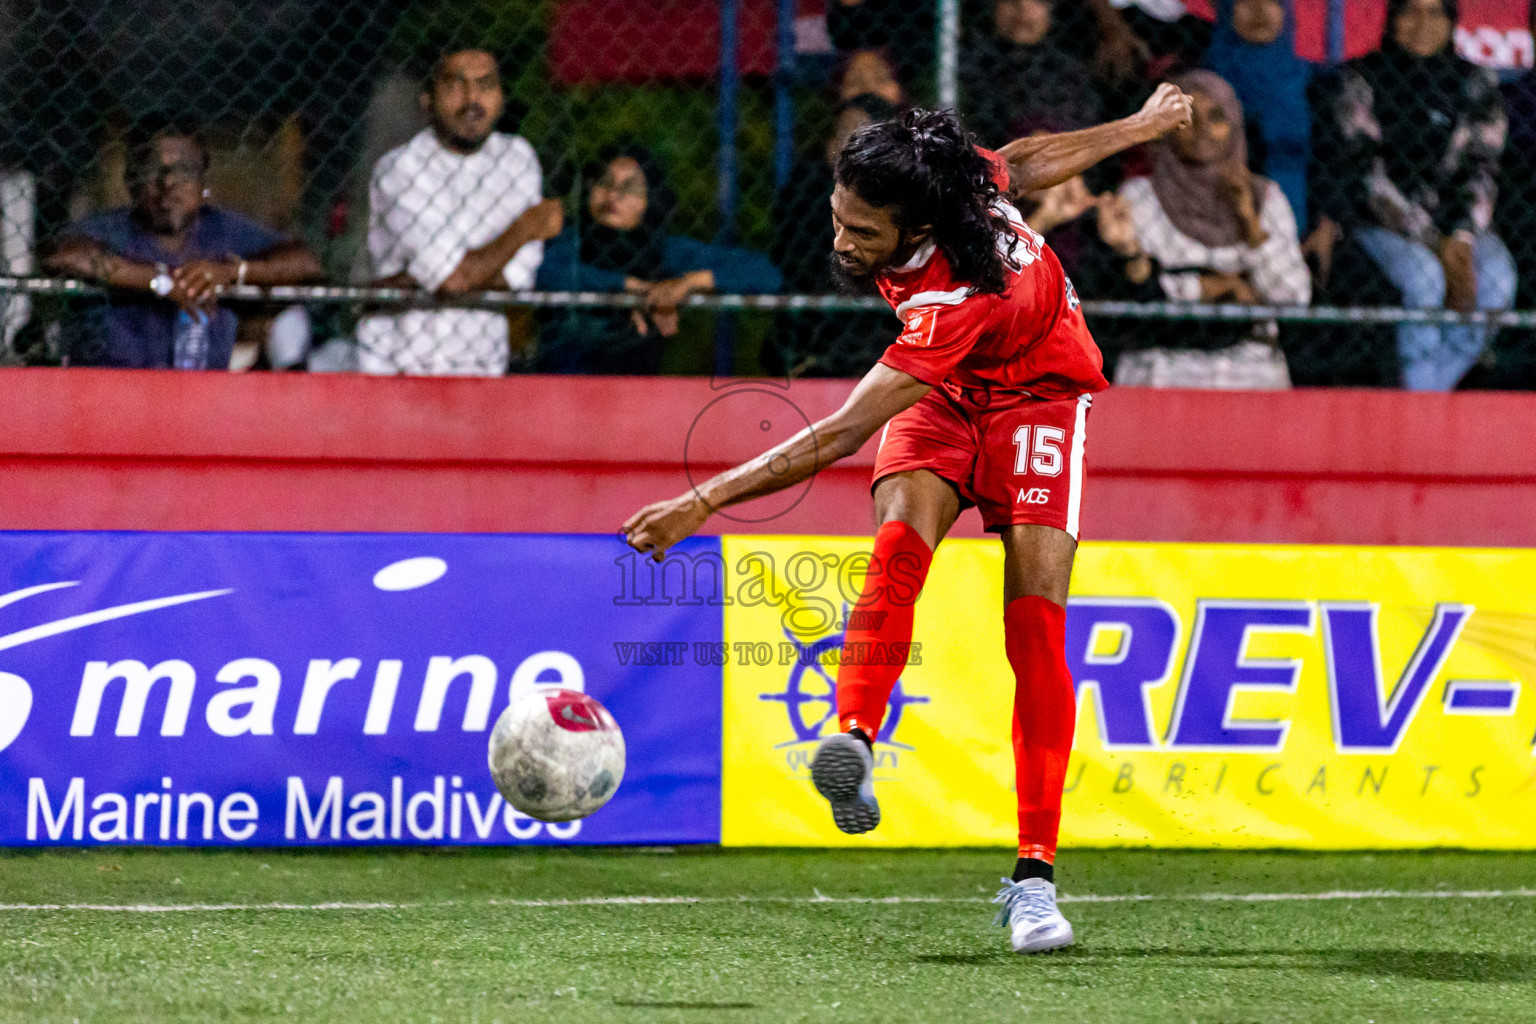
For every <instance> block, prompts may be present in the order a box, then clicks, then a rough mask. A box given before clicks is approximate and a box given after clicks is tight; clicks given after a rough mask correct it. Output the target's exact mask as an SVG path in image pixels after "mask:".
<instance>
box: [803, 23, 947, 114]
mask: <svg viewBox="0 0 1536 1024" xmlns="http://www.w3.org/2000/svg"><path fill="white" fill-rule="evenodd" d="M827 34H828V35H829V36H830V37H831V39H832V45H833V46H835V47H837V48H838V49H839V50H840V51H842V52H843V53H851V52H853V51H856V50H884V51H887V52H889V53H891V54H893V55H894V56H895V59H896V60H897V61H899V62H900V67H899V68H894V67H893V70H895V71H896V72H897V73H898V75H899V76H900V77H901V78H904V79H906V80H908V81H912V80H915V79H917V78H918V77H920V76H921V75H923V74H924V73H925V72H927V71H929V70H930V69H931V68H932V67H933V41H934V21H933V4H931V3H914V2H913V0H827ZM856 95H858V93H856V92H853V93H847V94H845V95H844V96H843V97H842V99H848V98H850V97H852V96H856ZM891 102H892V103H898V102H900V101H899V100H891Z"/></svg>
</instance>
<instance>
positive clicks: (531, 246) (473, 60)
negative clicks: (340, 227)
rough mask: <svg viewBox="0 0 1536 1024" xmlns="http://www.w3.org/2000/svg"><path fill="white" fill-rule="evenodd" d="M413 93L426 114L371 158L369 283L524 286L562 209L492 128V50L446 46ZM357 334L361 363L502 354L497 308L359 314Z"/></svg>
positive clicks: (418, 368) (502, 364)
mask: <svg viewBox="0 0 1536 1024" xmlns="http://www.w3.org/2000/svg"><path fill="white" fill-rule="evenodd" d="M421 104H422V108H423V109H424V110H425V111H426V113H427V116H428V118H429V119H430V121H431V124H430V125H429V126H428V127H427V128H423V129H422V130H421V131H420V132H418V133H417V134H416V135H415V137H414V138H412V139H411V141H409V142H407V143H406V144H405V145H403V146H400V147H398V148H396V149H392V150H390V151H389V152H388V153H386V154H384V156H383V157H381V158H380V159H379V162H378V164H377V165H376V166H375V167H374V169H373V183H372V186H371V187H370V189H369V197H368V202H369V224H368V251H369V254H370V255H371V257H372V259H373V268H374V272H375V273H376V274H377V275H379V277H380V278H381V279H380V280H379V281H378V282H377V283H378V284H380V285H385V286H393V287H401V288H421V289H424V290H426V291H430V292H436V293H437V294H438V295H440V296H443V297H445V298H447V297H452V296H456V295H463V294H464V293H466V292H474V291H483V290H487V289H495V288H511V289H526V288H531V287H533V282H534V275H535V273H536V272H537V270H538V268H539V262H540V260H542V259H543V255H544V249H543V244H542V243H543V240H544V239H546V238H550V237H553V236H554V235H555V234H556V233H557V232H558V231H559V230H560V225H561V218H562V210H561V207H560V204H559V203H558V202H557V201H555V200H542V199H541V197H542V195H543V171H542V169H541V168H540V166H539V158H538V155H537V154H536V153H535V152H534V151H533V146H531V145H530V144H529V143H528V140H527V139H524V138H523V137H522V136H520V135H508V134H505V133H503V132H498V131H495V130H494V128H495V125H496V123H497V120H498V119H499V118H500V117H501V114H502V110H503V108H504V105H505V96H504V94H503V91H502V86H501V75H500V72H499V70H498V68H497V65H496V58H494V57H493V56H491V54H489V53H487V52H486V51H484V50H459V51H456V52H452V53H449V54H447V55H445V56H444V57H442V58H441V59H440V60H439V61H438V62H437V63H436V64H435V65H434V66H433V69H432V73H431V75H430V76H429V78H428V81H427V83H426V87H425V89H424V91H423V92H422V95H421ZM357 337H358V348H359V352H358V361H359V366H360V368H361V369H362V370H363V372H365V373H386V374H388V373H409V374H429V375H479V376H498V375H500V374H504V373H506V372H507V366H508V364H509V362H510V359H511V345H510V339H509V332H508V329H507V318H506V315H505V314H504V313H501V312H496V311H486V310H470V309H441V310H432V311H427V310H411V311H409V312H404V313H398V314H394V315H390V316H369V317H365V318H364V319H363V320H362V321H361V322H360V323H359V324H358V326H357Z"/></svg>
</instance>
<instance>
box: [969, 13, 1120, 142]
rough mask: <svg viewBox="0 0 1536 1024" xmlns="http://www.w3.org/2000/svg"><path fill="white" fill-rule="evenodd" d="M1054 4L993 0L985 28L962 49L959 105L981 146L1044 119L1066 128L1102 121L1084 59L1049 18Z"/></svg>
mask: <svg viewBox="0 0 1536 1024" xmlns="http://www.w3.org/2000/svg"><path fill="white" fill-rule="evenodd" d="M1060 2H1061V0H995V2H994V3H993V5H992V19H991V26H990V27H991V31H988V32H983V33H979V34H977V35H976V36H974V37H972V38H970V39H969V40H967V44H966V46H965V47H964V49H962V50H961V53H960V87H961V93H960V94H961V110H962V111H963V112H964V113H965V114H966V122H967V124H966V126H967V127H968V128H970V129H971V131H973V132H975V133H976V135H977V136H978V137H979V138H980V140H981V142H982V144H983V145H988V146H1000V145H1002V144H1004V143H1005V142H1009V141H1011V140H1013V139H1016V138H1020V137H1022V136H1024V135H1028V134H1029V133H1030V132H1031V131H1033V130H1034V129H1035V128H1037V127H1040V126H1041V125H1043V124H1045V123H1047V122H1049V123H1051V124H1053V125H1055V126H1059V127H1060V129H1061V130H1066V131H1071V130H1073V129H1077V128H1086V127H1088V126H1089V125H1093V124H1097V123H1099V121H1101V120H1102V117H1101V116H1100V110H1099V103H1098V97H1097V95H1096V94H1095V93H1094V91H1093V82H1092V75H1091V73H1090V72H1089V69H1088V65H1087V64H1086V63H1084V62H1083V61H1082V60H1080V59H1079V58H1077V57H1075V56H1073V55H1072V54H1071V53H1069V52H1067V51H1066V50H1065V49H1063V48H1062V46H1061V38H1060V33H1059V31H1058V26H1057V25H1056V24H1055V22H1054V20H1053V12H1054V9H1055V7H1056V6H1057V5H1058V4H1059V3H1060Z"/></svg>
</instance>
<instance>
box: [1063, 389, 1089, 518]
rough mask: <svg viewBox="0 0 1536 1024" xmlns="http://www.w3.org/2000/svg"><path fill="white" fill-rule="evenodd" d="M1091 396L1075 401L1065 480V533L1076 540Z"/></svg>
mask: <svg viewBox="0 0 1536 1024" xmlns="http://www.w3.org/2000/svg"><path fill="white" fill-rule="evenodd" d="M1092 404H1093V396H1092V395H1082V396H1080V397H1079V398H1078V400H1077V421H1076V422H1075V423H1074V424H1073V425H1072V459H1071V475H1070V476H1069V477H1068V480H1067V533H1068V535H1070V536H1071V538H1072V539H1073V540H1077V530H1078V519H1079V516H1080V514H1081V512H1082V510H1083V446H1084V445H1085V444H1087V442H1088V438H1087V436H1086V432H1087V427H1088V407H1089V406H1090V405H1092Z"/></svg>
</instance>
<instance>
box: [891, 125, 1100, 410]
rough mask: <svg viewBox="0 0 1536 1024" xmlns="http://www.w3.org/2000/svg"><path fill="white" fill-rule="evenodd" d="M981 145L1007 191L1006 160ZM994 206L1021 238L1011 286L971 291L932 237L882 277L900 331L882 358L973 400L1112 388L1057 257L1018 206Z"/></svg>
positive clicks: (1002, 401) (992, 402) (993, 401)
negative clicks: (991, 292) (993, 291)
mask: <svg viewBox="0 0 1536 1024" xmlns="http://www.w3.org/2000/svg"><path fill="white" fill-rule="evenodd" d="M981 152H982V154H983V155H984V156H986V157H987V158H988V159H989V160H990V161H992V163H993V164H994V166H995V167H996V168H997V174H998V181H999V185H1000V187H1002V188H1003V189H1004V191H1005V192H1006V191H1007V187H1008V171H1007V167H1006V165H1005V164H1004V163H1003V159H1002V157H1000V156H998V155H997V154H996V153H992V152H990V151H988V150H982V151H981ZM997 211H998V212H999V213H1002V214H1004V215H1005V216H1007V218H1008V223H1009V224H1010V225H1011V226H1012V228H1013V232H1014V234H1015V235H1016V236H1017V238H1018V242H1017V244H1016V245H1015V246H1014V250H1013V257H1012V261H1011V263H1010V270H1009V274H1010V280H1009V282H1008V288H1007V290H1006V291H1005V292H1003V293H1002V294H1000V295H986V294H977V293H975V292H973V291H972V289H971V288H970V287H969V286H968V285H967V284H966V283H965V282H963V281H960V280H958V279H956V277H955V275H954V271H953V270H952V269H951V267H950V265H949V259H948V258H947V257H946V256H945V255H944V253H943V252H942V251H940V250H939V248H938V247H937V246H936V245H934V243H932V242H928V243H927V244H925V245H924V246H923V247H922V248H920V249H919V250H918V251H917V252H916V253H914V254H913V256H912V258H911V259H910V260H908V261H907V262H906V263H905V264H904V265H902V266H900V267H896V268H894V269H891V270H888V271H885V272H883V273H882V274H881V275H880V276H879V278H878V280H877V281H876V283H877V284H878V286H879V288H880V294H881V295H883V296H884V297H885V300H886V301H887V302H889V303H890V304H891V308H892V309H894V310H895V311H896V315H897V316H898V317H900V318H901V322H902V328H903V329H902V333H901V336H900V337H898V338H897V339H896V342H895V344H893V345H892V346H891V347H890V348H888V349H886V351H885V355H883V356H881V357H880V361H881V362H882V363H884V364H885V365H887V366H889V367H891V368H892V369H895V370H900V371H902V372H903V373H909V374H911V375H912V376H914V377H916V378H917V379H918V380H920V381H922V382H923V383H924V384H932V385H934V386H935V387H940V388H943V389H944V391H945V392H947V393H948V394H949V395H950V396H951V397H953V398H955V399H956V400H957V401H960V402H962V403H964V404H965V405H968V406H972V407H991V408H998V407H1001V406H1006V405H1008V404H1014V403H1018V402H1021V401H1027V400H1030V399H1045V400H1051V401H1054V400H1059V399H1063V398H1076V397H1077V396H1078V395H1084V394H1090V393H1092V392H1096V391H1103V390H1104V389H1105V388H1107V387H1108V386H1109V382H1108V381H1106V380H1105V379H1104V372H1103V371H1104V357H1103V356H1102V355H1101V354H1100V352H1099V347H1098V345H1096V344H1094V341H1093V335H1092V334H1090V333H1089V331H1088V324H1087V322H1086V321H1085V320H1084V319H1083V312H1082V308H1081V306H1082V303H1081V302H1080V301H1079V300H1078V297H1077V293H1076V291H1075V290H1074V289H1073V287H1072V282H1071V281H1070V280H1068V279H1067V275H1066V272H1065V271H1063V270H1062V268H1061V261H1060V260H1058V259H1057V258H1056V254H1055V253H1053V252H1052V251H1051V249H1050V246H1048V245H1046V244H1045V239H1043V238H1041V237H1040V235H1039V234H1038V233H1037V232H1036V231H1035V230H1034V229H1033V228H1031V227H1030V226H1029V225H1028V224H1026V223H1024V218H1023V216H1022V215H1021V214H1020V213H1019V211H1018V209H1017V208H1015V207H1014V205H1013V204H1012V203H1010V202H1008V201H1007V200H1000V201H999V202H998V205H997Z"/></svg>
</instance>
